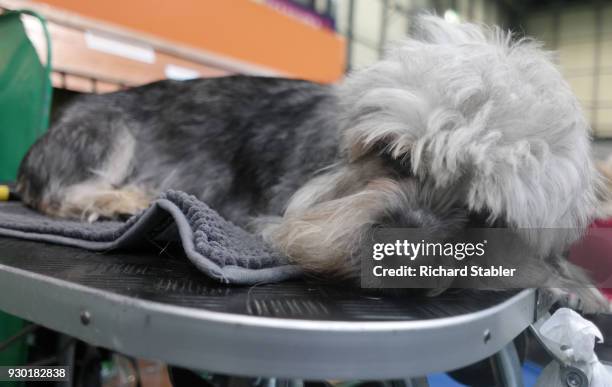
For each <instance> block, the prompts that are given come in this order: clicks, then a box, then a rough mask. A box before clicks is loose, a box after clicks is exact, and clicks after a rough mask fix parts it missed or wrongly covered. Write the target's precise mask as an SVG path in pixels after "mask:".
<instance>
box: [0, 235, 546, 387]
mask: <svg viewBox="0 0 612 387" xmlns="http://www.w3.org/2000/svg"><path fill="white" fill-rule="evenodd" d="M179 251H180V250H179V249H173V248H172V246H170V247H168V248H166V249H163V250H162V251H159V250H158V251H151V252H128V251H125V252H113V253H109V254H100V253H93V252H89V251H85V250H81V249H76V248H70V247H63V246H56V245H49V244H44V243H38V242H29V241H23V240H17V239H10V238H0V309H2V310H4V311H6V312H9V313H12V314H15V315H17V316H20V317H23V318H25V319H27V320H31V321H33V322H36V323H39V324H41V325H43V326H46V327H48V328H51V329H53V330H56V331H59V332H62V333H65V334H67V335H70V336H74V337H76V338H79V339H81V340H83V341H86V342H88V343H90V344H93V345H98V346H102V347H106V348H109V349H112V350H115V351H117V352H121V353H124V354H127V355H132V356H138V357H144V358H150V359H159V360H162V361H165V362H167V363H169V364H172V365H176V366H181V367H187V368H192V369H200V370H208V371H212V372H218V373H225V374H233V375H245V376H266V377H280V378H286V379H289V378H292V379H310V380H321V379H331V378H334V379H351V380H355V379H368V380H373V379H381V380H389V379H409V378H412V377H419V376H424V375H426V374H428V373H432V372H441V371H448V370H452V369H457V368H460V367H463V366H466V365H468V364H471V363H474V362H476V361H478V360H481V359H484V358H486V357H489V356H491V355H494V354H497V355H496V359H497V360H498V363H499V364H500V365H501V369H502V371H503V374H504V378H505V379H504V380H505V384H504V385H507V386H519V385H522V382H520V380H519V379H520V366H519V365H518V359H517V357H516V351H515V350H514V346H513V345H512V339H513V338H515V337H516V336H517V335H518V334H520V333H521V332H522V331H523V330H525V329H526V328H527V327H528V326H529V324H531V323H532V322H534V319H535V316H536V309H537V308H536V292H535V291H534V290H524V291H520V292H512V293H503V292H491V293H483V292H480V293H468V292H467V291H463V292H462V293H459V294H448V295H443V296H440V297H437V298H427V297H424V296H416V295H414V296H407V295H385V296H375V295H372V294H367V293H364V294H360V292H359V291H356V290H355V289H351V288H349V287H347V286H339V287H332V286H329V285H323V284H321V283H320V282H315V281H310V280H304V281H292V282H284V283H278V284H267V285H256V286H250V287H236V286H227V285H221V284H219V283H217V282H214V281H212V280H210V279H208V278H206V277H205V276H204V275H203V274H202V273H201V272H199V271H197V270H196V268H195V267H194V266H193V265H192V264H191V263H189V262H188V261H187V260H186V259H185V258H183V257H182V256H181V255H180V252H179Z"/></svg>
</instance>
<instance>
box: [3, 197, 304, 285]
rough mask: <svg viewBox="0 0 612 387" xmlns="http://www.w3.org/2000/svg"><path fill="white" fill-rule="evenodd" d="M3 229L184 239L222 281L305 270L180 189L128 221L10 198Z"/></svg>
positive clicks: (102, 239) (53, 236)
mask: <svg viewBox="0 0 612 387" xmlns="http://www.w3.org/2000/svg"><path fill="white" fill-rule="evenodd" d="M0 235H2V236H10V237H17V238H23V239H28V240H34V241H44V242H51V243H57V244H63V245H69V246H75V247H82V248H85V249H89V250H97V251H107V250H111V249H115V248H123V247H131V248H137V247H138V246H141V245H144V244H147V243H155V244H160V245H161V244H163V243H164V242H167V241H173V240H175V241H179V240H180V241H181V243H182V246H183V249H184V250H185V254H186V255H187V257H188V258H189V259H190V260H191V262H193V263H194V264H195V265H196V266H197V267H198V268H199V269H200V270H201V271H203V272H204V273H206V274H207V275H209V276H210V277H213V278H215V279H217V280H219V281H221V282H225V283H233V284H255V283H262V282H276V281H282V280H285V279H288V278H292V277H296V276H299V275H300V270H299V268H297V267H296V266H293V265H291V264H289V263H288V262H287V259H286V258H285V257H283V256H281V255H280V254H278V253H276V252H274V251H273V250H271V249H270V248H269V247H268V246H266V245H265V243H263V241H262V240H260V239H259V238H257V237H256V236H255V235H253V234H250V233H248V232H247V231H245V230H243V229H242V228H240V227H238V226H236V225H234V224H232V223H231V222H229V221H227V220H225V219H223V218H222V217H221V216H220V215H219V214H217V213H216V212H215V211H214V210H212V209H211V208H210V207H208V206H207V205H206V204H204V203H202V202H201V201H199V200H198V199H196V198H195V197H193V196H191V195H187V194H185V193H184V192H177V191H167V192H165V193H164V194H163V195H161V196H160V198H159V199H157V201H156V202H155V203H154V204H153V205H152V206H151V207H150V208H149V209H147V210H146V211H144V212H142V213H141V214H139V215H136V216H134V217H132V218H130V219H129V220H128V221H127V222H110V221H106V222H95V223H86V222H78V221H68V220H56V219H52V218H49V217H46V216H44V215H41V214H38V213H36V212H34V211H32V210H30V209H28V208H26V207H24V206H23V205H21V204H20V203H18V202H5V203H2V204H0Z"/></svg>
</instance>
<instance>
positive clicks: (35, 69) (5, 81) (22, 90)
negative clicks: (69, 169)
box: [0, 11, 52, 181]
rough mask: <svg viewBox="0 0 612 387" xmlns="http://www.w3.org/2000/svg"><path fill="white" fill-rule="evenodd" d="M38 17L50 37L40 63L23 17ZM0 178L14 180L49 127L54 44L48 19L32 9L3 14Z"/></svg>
mask: <svg viewBox="0 0 612 387" xmlns="http://www.w3.org/2000/svg"><path fill="white" fill-rule="evenodd" d="M22 13H26V14H29V15H32V16H34V17H37V18H38V19H39V20H40V21H41V23H42V25H43V30H44V31H45V34H46V38H47V64H46V66H43V65H42V64H41V63H40V60H39V58H38V55H37V53H36V50H35V49H34V46H32V43H31V42H30V40H29V39H28V37H27V35H26V33H25V30H24V28H23V25H22V23H21V19H20V16H21V14H22ZM0 37H1V38H0V181H6V180H14V179H15V178H16V176H17V169H18V168H19V163H20V162H21V159H22V158H23V156H24V155H25V153H26V152H27V150H28V149H29V147H30V146H31V145H32V143H33V142H34V141H35V140H36V139H37V138H38V136H40V135H41V134H42V133H44V131H45V130H46V129H47V126H48V124H49V110H50V104H51V90H52V88H51V80H50V72H51V71H50V70H51V68H50V66H51V49H50V48H51V45H50V42H49V34H48V33H47V29H46V25H45V22H44V19H43V18H42V17H40V16H38V15H37V14H35V13H32V12H29V11H17V12H8V13H6V14H2V15H0Z"/></svg>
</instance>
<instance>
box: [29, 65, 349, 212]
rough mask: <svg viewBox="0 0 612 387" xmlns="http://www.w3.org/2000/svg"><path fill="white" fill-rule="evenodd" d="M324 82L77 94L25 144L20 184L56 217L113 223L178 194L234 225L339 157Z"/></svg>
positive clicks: (205, 84)
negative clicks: (163, 195) (163, 194)
mask: <svg viewBox="0 0 612 387" xmlns="http://www.w3.org/2000/svg"><path fill="white" fill-rule="evenodd" d="M334 106H335V97H334V96H333V93H332V91H331V88H330V87H329V86H323V85H319V84H315V83H311V82H306V81H300V80H290V79H281V78H263V77H247V76H230V77H222V78H210V79H197V80H191V81H170V80H166V81H160V82H155V83H152V84H149V85H145V86H141V87H136V88H133V89H129V90H124V91H119V92H116V93H110V94H105V95H86V96H82V97H79V98H77V99H76V100H75V101H74V102H73V103H72V104H71V105H70V106H69V107H67V108H66V109H65V111H64V112H63V113H62V114H61V116H60V117H59V119H58V120H57V122H56V123H55V124H54V125H53V126H52V127H51V129H50V130H49V131H48V133H47V134H46V135H45V136H43V137H42V138H41V139H39V140H38V142H37V143H36V144H35V145H34V146H33V147H32V148H31V149H30V151H29V152H28V154H27V156H26V157H25V159H24V160H23V162H22V165H21V168H20V172H19V191H20V193H21V194H22V196H23V198H24V201H25V202H26V203H27V204H28V205H30V206H31V207H34V208H37V209H38V210H40V211H42V212H44V213H47V214H50V215H54V216H60V217H69V218H87V219H89V220H95V219H96V218H98V217H100V216H102V217H108V218H115V217H117V216H121V215H130V214H133V213H135V212H137V211H139V210H140V209H142V208H145V207H146V206H147V205H148V203H149V202H150V200H151V199H153V198H154V197H155V196H156V195H157V194H158V193H159V192H160V191H161V190H163V189H165V188H173V189H180V190H183V191H186V192H189V193H192V194H194V195H196V196H197V197H199V198H200V199H202V200H205V201H207V202H208V203H209V204H211V205H213V206H214V207H216V208H217V209H218V210H220V212H222V213H223V214H224V215H225V216H228V217H229V218H231V219H232V220H234V221H238V222H242V221H245V220H246V218H247V216H249V215H253V214H255V213H272V214H279V213H280V211H281V210H282V207H283V205H284V204H285V202H286V200H287V199H288V197H289V196H290V195H291V194H292V193H293V192H294V191H295V190H296V189H297V188H299V186H300V185H301V184H302V183H303V182H304V181H305V180H307V179H308V178H309V177H310V176H311V175H312V173H313V172H314V171H316V170H317V169H319V168H321V167H323V166H325V165H328V164H329V163H330V162H332V161H333V159H334V158H335V157H336V153H337V132H338V131H337V128H336V119H335V116H334V113H335V109H334Z"/></svg>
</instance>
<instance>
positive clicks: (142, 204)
mask: <svg viewBox="0 0 612 387" xmlns="http://www.w3.org/2000/svg"><path fill="white" fill-rule="evenodd" d="M151 201H152V195H149V194H148V193H147V192H146V191H145V190H144V189H142V188H140V187H138V186H130V185H128V186H123V187H119V188H114V187H111V186H107V185H104V184H103V183H99V182H84V183H81V184H77V185H74V186H71V187H69V188H68V189H66V191H65V194H64V196H63V198H62V199H61V200H60V203H59V206H58V207H56V208H47V209H45V208H43V209H42V210H43V211H44V212H47V213H48V214H50V215H53V216H58V217H62V218H73V219H75V218H76V219H81V220H87V221H88V222H93V221H96V220H98V219H100V218H106V219H118V218H122V217H126V216H131V215H134V214H136V213H138V212H140V211H142V210H144V209H145V208H147V207H148V206H149V204H150V203H151Z"/></svg>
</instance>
